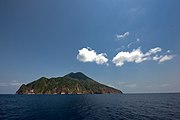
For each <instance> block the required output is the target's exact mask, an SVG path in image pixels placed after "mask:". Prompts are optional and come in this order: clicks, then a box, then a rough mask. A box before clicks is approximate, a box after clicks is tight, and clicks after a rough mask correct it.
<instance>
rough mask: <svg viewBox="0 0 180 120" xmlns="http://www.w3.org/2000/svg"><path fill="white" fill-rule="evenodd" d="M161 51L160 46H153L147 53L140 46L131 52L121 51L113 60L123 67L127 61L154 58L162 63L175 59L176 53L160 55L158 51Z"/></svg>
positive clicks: (137, 61)
mask: <svg viewBox="0 0 180 120" xmlns="http://www.w3.org/2000/svg"><path fill="white" fill-rule="evenodd" d="M161 51H162V49H161V48H160V47H156V48H152V49H150V50H149V51H148V52H146V53H143V52H142V51H141V49H140V48H137V49H134V50H133V51H131V52H124V51H121V52H119V53H118V54H117V55H116V56H115V57H114V58H113V60H112V62H113V63H114V64H115V65H116V66H118V67H121V66H123V65H124V63H126V62H135V63H141V62H143V61H146V60H154V61H159V63H162V62H164V61H168V60H171V59H173V57H174V55H164V56H163V55H160V56H158V55H157V53H158V52H161Z"/></svg>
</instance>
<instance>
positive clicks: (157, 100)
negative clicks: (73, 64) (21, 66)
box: [0, 93, 180, 120]
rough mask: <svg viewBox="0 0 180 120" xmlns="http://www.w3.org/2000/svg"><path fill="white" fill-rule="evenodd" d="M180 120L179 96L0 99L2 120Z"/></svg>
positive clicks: (27, 96) (12, 97) (128, 95)
mask: <svg viewBox="0 0 180 120" xmlns="http://www.w3.org/2000/svg"><path fill="white" fill-rule="evenodd" d="M23 119H24V120H180V94H178V93H171V94H93V95H0V120H23Z"/></svg>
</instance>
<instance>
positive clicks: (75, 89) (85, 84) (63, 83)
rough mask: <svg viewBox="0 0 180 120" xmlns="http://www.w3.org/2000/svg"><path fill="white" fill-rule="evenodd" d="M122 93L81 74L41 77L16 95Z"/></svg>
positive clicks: (24, 86) (22, 88) (20, 89)
mask: <svg viewBox="0 0 180 120" xmlns="http://www.w3.org/2000/svg"><path fill="white" fill-rule="evenodd" d="M121 93H122V91H121V90H118V89H115V88H112V87H109V86H106V85H103V84H101V83H99V82H97V81H95V80H93V79H91V78H90V77H87V76H86V75H85V74H83V73H82V72H77V73H73V72H72V73H69V74H67V75H65V76H63V77H56V78H55V77H53V78H46V77H41V78H40V79H38V80H35V81H33V82H31V83H28V84H26V85H25V84H23V85H21V87H20V88H19V89H18V90H17V92H16V94H121Z"/></svg>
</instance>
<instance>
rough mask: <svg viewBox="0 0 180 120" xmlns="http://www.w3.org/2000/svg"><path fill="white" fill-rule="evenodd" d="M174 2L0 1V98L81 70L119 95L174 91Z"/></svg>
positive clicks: (177, 25) (179, 39)
mask: <svg viewBox="0 0 180 120" xmlns="http://www.w3.org/2000/svg"><path fill="white" fill-rule="evenodd" d="M179 5H180V1H179V0H172V1H168V0H138V1H133V0H113V1H109V0H94V1H91V0H85V1H82V0H76V1H73V0H71V1H67V0H61V1H58V0H53V1H48V0H39V1H36V0H32V1H24V0H15V1H14V0H10V1H6V0H1V1H0V18H1V19H0V94H14V93H15V92H16V91H17V90H18V88H19V87H20V85H22V84H27V83H29V82H32V81H34V80H37V79H39V78H40V77H48V78H50V77H59V76H64V75H66V74H68V73H70V72H78V71H80V72H83V73H84V74H86V75H87V76H89V77H91V78H93V79H94V80H96V81H98V82H100V83H103V84H105V85H109V86H112V87H115V88H117V89H120V90H122V91H123V92H124V93H169V92H170V93H171V92H173V93H174V92H180V87H179V86H180V80H179V78H180V74H179V73H180V72H179V71H180V64H179V61H180V57H179V54H180V47H179V45H180V22H179V21H180V14H179V13H178V12H179V11H180V7H179Z"/></svg>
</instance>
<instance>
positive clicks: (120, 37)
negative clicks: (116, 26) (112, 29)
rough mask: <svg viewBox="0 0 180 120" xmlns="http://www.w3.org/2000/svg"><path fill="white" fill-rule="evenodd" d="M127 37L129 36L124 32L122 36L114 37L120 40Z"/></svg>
mask: <svg viewBox="0 0 180 120" xmlns="http://www.w3.org/2000/svg"><path fill="white" fill-rule="evenodd" d="M127 36H129V32H125V33H124V34H121V35H116V38H117V39H118V40H120V39H124V38H125V37H127Z"/></svg>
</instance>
